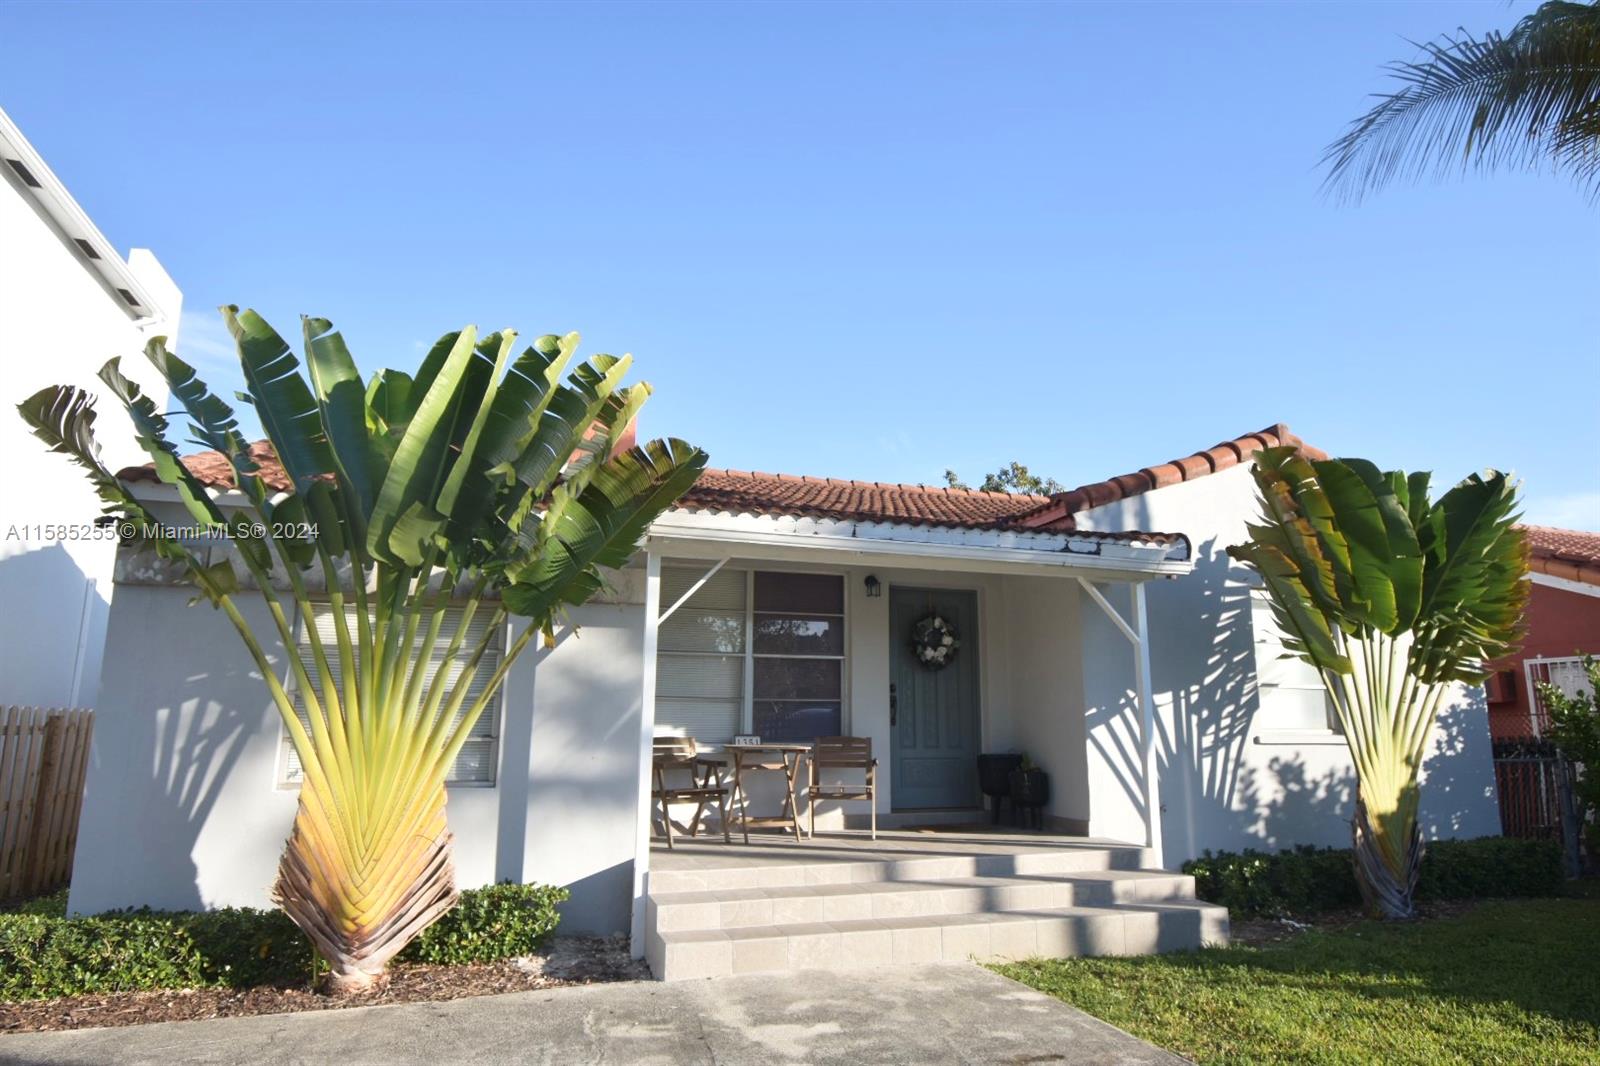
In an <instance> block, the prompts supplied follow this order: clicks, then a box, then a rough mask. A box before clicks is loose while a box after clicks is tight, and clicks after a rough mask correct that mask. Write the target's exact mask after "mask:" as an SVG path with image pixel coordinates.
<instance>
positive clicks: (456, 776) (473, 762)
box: [279, 604, 505, 786]
mask: <svg viewBox="0 0 1600 1066" xmlns="http://www.w3.org/2000/svg"><path fill="white" fill-rule="evenodd" d="M461 610H462V609H461V608H459V607H451V608H449V609H448V611H447V613H446V615H445V621H444V625H443V626H441V627H440V630H439V640H438V642H437V644H436V645H435V647H434V649H433V653H432V655H431V656H430V657H429V661H428V668H427V670H426V672H424V674H423V680H422V684H423V686H424V688H423V691H424V692H426V691H427V689H426V686H427V685H428V684H430V683H432V681H433V678H434V675H435V674H437V673H438V672H439V668H440V667H441V666H443V665H444V663H445V655H444V653H445V649H446V648H447V647H448V645H449V643H450V638H451V636H452V635H453V634H454V633H455V630H456V626H457V625H459V624H460V622H461ZM493 614H494V612H493V611H490V610H485V609H484V608H482V607H480V608H479V609H478V611H477V612H476V613H475V614H474V615H473V618H472V622H471V624H470V625H469V626H468V627H467V635H466V639H465V640H463V641H462V644H461V650H460V651H459V652H458V653H457V654H456V655H455V656H454V657H453V658H452V659H451V660H450V662H451V665H452V667H453V668H454V669H455V670H456V671H457V672H459V670H460V668H461V666H462V664H464V663H465V662H466V660H467V659H468V658H470V657H471V655H472V651H473V649H474V648H476V647H477V646H478V642H479V641H481V640H482V639H483V637H484V634H485V633H487V632H488V631H489V620H490V618H491V617H492V616H493ZM346 615H347V618H348V620H349V626H350V632H351V633H352V634H353V633H355V632H356V613H355V609H354V608H349V609H347V611H346ZM313 621H314V622H315V624H316V627H317V633H318V635H319V636H320V638H321V640H322V646H323V648H324V649H326V650H327V651H328V653H329V657H328V666H329V668H330V669H331V670H332V671H333V678H334V683H335V684H336V685H342V684H343V677H342V676H341V674H340V670H339V662H338V656H337V655H335V654H333V650H334V649H335V648H336V647H337V646H338V638H337V636H336V634H335V631H334V624H333V609H332V607H331V606H330V605H328V604H318V605H317V608H316V611H315V616H314V619H313ZM419 628H426V623H424V625H423V626H422V627H419ZM297 633H298V637H299V650H300V658H301V661H302V662H304V663H305V664H306V669H307V671H308V672H311V675H312V677H313V678H315V677H316V673H315V669H314V667H313V665H312V657H311V637H310V634H309V632H308V630H307V628H306V621H305V619H303V618H302V620H301V623H300V625H299V627H298V629H297ZM422 636H423V634H421V633H419V634H418V636H417V647H418V648H419V649H420V647H421V645H422ZM504 652H505V626H504V624H502V625H501V626H500V627H499V629H498V631H497V632H495V633H494V635H493V636H492V637H491V639H490V642H489V646H488V650H487V651H485V652H484V655H483V658H482V659H481V660H480V661H479V664H478V669H477V671H476V673H475V675H474V676H473V678H472V683H471V685H470V687H469V688H468V689H467V697H466V699H464V700H463V701H462V703H461V706H462V709H463V710H464V709H465V708H467V707H469V706H471V705H472V703H473V701H474V700H476V699H477V697H478V696H480V695H481V694H482V693H483V690H484V688H485V687H486V686H487V685H488V682H489V678H490V677H491V676H492V675H493V674H494V670H495V667H496V666H497V665H499V662H500V656H501V655H502V654H504ZM452 676H453V675H452ZM286 687H287V688H288V690H289V695H290V696H291V697H292V698H293V699H294V705H295V710H296V711H297V712H299V715H300V722H301V724H303V725H304V726H305V727H306V729H307V730H308V731H309V730H310V728H311V719H310V715H309V714H308V713H307V712H306V708H305V703H304V701H303V699H302V693H301V691H300V686H299V685H298V684H296V682H295V678H294V674H293V672H292V671H291V672H290V676H289V681H288V684H287V686H286ZM339 691H341V692H342V691H343V689H342V688H341V689H340V690H339ZM449 696H450V694H449V693H446V694H445V699H446V701H448V699H449ZM504 697H505V688H504V687H502V688H501V689H500V691H499V692H498V693H496V694H495V697H494V699H493V700H491V701H490V703H489V705H488V706H487V707H486V708H484V711H483V714H481V715H479V716H478V720H477V721H476V722H474V723H473V726H472V733H471V735H470V737H469V739H468V740H467V742H466V743H465V744H463V745H462V747H461V752H460V754H458V755H457V756H456V761H455V765H454V766H453V767H452V768H451V771H450V773H449V775H448V776H447V777H446V778H445V781H446V783H448V784H452V785H483V786H493V785H494V783H495V767H496V765H497V763H498V761H499V758H498V756H499V750H500V708H501V704H502V702H503V701H504ZM282 728H283V727H282V725H281V724H280V725H279V729H280V730H282ZM282 750H283V758H282V759H281V760H279V764H280V765H281V766H282V768H283V772H282V773H281V774H280V777H279V780H280V783H281V784H284V785H293V784H298V783H299V782H300V757H299V756H298V755H297V754H296V753H295V750H294V745H293V744H292V743H290V741H289V734H288V732H287V731H283V734H282Z"/></svg>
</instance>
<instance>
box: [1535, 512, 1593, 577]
mask: <svg viewBox="0 0 1600 1066" xmlns="http://www.w3.org/2000/svg"><path fill="white" fill-rule="evenodd" d="M1518 528H1520V529H1521V530H1522V532H1523V533H1524V534H1525V535H1526V536H1527V538H1528V569H1530V570H1532V571H1533V572H1534V573H1537V574H1547V575H1549V576H1550V577H1560V578H1566V579H1567V580H1568V581H1579V582H1582V583H1583V584H1585V585H1600V533H1589V532H1586V531H1584V530H1581V529H1555V528H1553V527H1551V526H1520V527H1518Z"/></svg>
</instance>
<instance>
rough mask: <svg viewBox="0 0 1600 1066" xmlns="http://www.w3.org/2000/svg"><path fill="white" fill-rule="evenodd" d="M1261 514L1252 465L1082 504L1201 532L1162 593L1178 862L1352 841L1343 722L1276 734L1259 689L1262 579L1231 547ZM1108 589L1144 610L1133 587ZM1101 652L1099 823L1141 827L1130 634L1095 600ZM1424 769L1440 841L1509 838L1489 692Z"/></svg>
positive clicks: (1429, 828)
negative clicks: (1258, 590) (1256, 593)
mask: <svg viewBox="0 0 1600 1066" xmlns="http://www.w3.org/2000/svg"><path fill="white" fill-rule="evenodd" d="M1255 513H1256V502H1255V487H1254V481H1253V480H1252V478H1251V476H1250V471H1249V468H1248V466H1247V465H1241V466H1237V467H1233V468H1230V469H1228V470H1225V471H1222V472H1219V473H1216V474H1212V475H1209V476H1207V477H1202V478H1199V479H1197V480H1195V481H1187V482H1181V483H1179V484H1176V485H1172V486H1168V487H1166V488H1162V489H1157V490H1155V491H1154V492H1148V493H1144V494H1142V495H1139V496H1135V497H1132V498H1131V499H1127V500H1121V501H1118V502H1116V503H1113V504H1108V505H1106V506H1103V507H1099V508H1095V509H1093V510H1091V511H1087V512H1084V513H1083V514H1081V515H1080V516H1079V519H1078V525H1079V528H1081V529H1087V530H1110V529H1146V530H1148V529H1158V530H1163V531H1168V532H1181V533H1185V534H1187V535H1188V537H1189V539H1190V541H1191V544H1192V548H1193V552H1194V560H1195V570H1194V573H1193V574H1192V575H1190V576H1188V577H1186V578H1180V579H1177V580H1170V581H1167V580H1158V581H1153V582H1151V583H1150V584H1148V585H1147V586H1146V588H1147V590H1148V593H1149V619H1150V641H1151V665H1152V669H1153V673H1154V681H1155V695H1156V714H1157V725H1158V730H1157V731H1158V738H1157V740H1158V744H1157V748H1158V752H1159V763H1160V767H1161V771H1160V778H1161V784H1160V790H1161V803H1162V808H1163V812H1164V813H1163V822H1162V828H1163V833H1162V837H1163V845H1164V848H1165V861H1166V863H1167V864H1168V865H1169V866H1176V865H1177V864H1179V863H1181V862H1183V861H1184V860H1186V859H1188V858H1192V857H1194V856H1196V855H1198V854H1199V853H1200V852H1201V851H1203V850H1205V849H1207V848H1211V849H1222V848H1225V849H1239V848H1243V847H1257V848H1265V849H1275V848H1283V847H1288V846H1290V845H1293V844H1327V845H1347V844H1348V843H1349V837H1350V827H1349V819H1350V818H1351V817H1352V815H1353V813H1354V806H1355V799H1354V784H1355V777H1354V770H1353V768H1352V766H1351V763H1350V757H1349V753H1348V751H1347V750H1346V748H1345V745H1344V741H1343V739H1342V738H1340V737H1339V736H1337V735H1336V734H1333V733H1326V734H1322V735H1318V734H1316V733H1312V732H1306V731H1296V732H1285V731H1281V730H1276V729H1274V728H1273V727H1272V723H1271V722H1270V721H1264V720H1262V717H1261V715H1260V714H1259V709H1260V708H1259V701H1258V698H1257V693H1256V676H1255V663H1254V658H1255V652H1254V648H1253V647H1252V636H1251V628H1250V626H1251V620H1250V608H1249V599H1248V596H1249V593H1248V590H1249V588H1250V587H1251V585H1252V583H1253V581H1252V575H1251V572H1250V570H1249V569H1248V568H1247V567H1244V566H1242V565H1240V564H1236V563H1233V562H1232V560H1230V559H1229V558H1228V557H1227V555H1226V552H1225V550H1224V549H1226V547H1227V546H1228V545H1230V544H1237V543H1240V542H1241V541H1243V540H1244V538H1245V535H1246V534H1245V523H1246V521H1248V520H1249V519H1250V518H1251V517H1252V516H1253V515H1254V514H1255ZM1107 598H1108V599H1110V600H1111V602H1112V604H1113V605H1114V606H1116V607H1117V608H1118V609H1119V610H1123V611H1126V610H1128V607H1129V596H1128V594H1127V591H1126V589H1123V588H1117V587H1113V588H1111V589H1108V590H1107ZM1080 617H1081V619H1082V621H1083V625H1082V634H1083V650H1082V654H1083V660H1084V662H1085V664H1087V675H1086V677H1085V682H1084V684H1085V700H1086V705H1087V726H1088V736H1089V745H1088V752H1087V754H1088V760H1089V783H1090V789H1091V796H1092V800H1091V806H1092V809H1093V812H1094V815H1093V820H1092V823H1091V831H1092V832H1095V833H1097V834H1098V833H1104V834H1105V835H1109V836H1120V837H1124V838H1127V839H1138V837H1137V836H1135V835H1133V834H1134V833H1135V831H1137V832H1141V833H1142V831H1143V830H1142V827H1143V819H1142V810H1141V808H1140V806H1139V803H1138V799H1137V796H1138V793H1137V792H1136V791H1132V790H1130V789H1129V788H1127V787H1125V785H1126V783H1127V782H1134V781H1137V766H1138V763H1137V737H1138V729H1137V722H1138V719H1137V715H1136V710H1135V707H1134V699H1133V685H1132V673H1131V668H1130V667H1128V666H1127V665H1126V664H1127V663H1128V662H1129V659H1130V652H1129V650H1128V644H1127V641H1126V640H1124V639H1123V637H1122V636H1121V634H1120V633H1118V632H1117V631H1116V630H1115V629H1113V628H1112V625H1111V623H1110V622H1109V620H1106V619H1105V618H1103V617H1101V616H1100V612H1099V611H1098V610H1096V609H1094V606H1093V605H1092V604H1089V605H1087V606H1086V607H1085V608H1084V609H1083V610H1082V612H1081V615H1080ZM1432 751H1433V754H1432V755H1430V756H1429V757H1428V759H1427V761H1426V762H1425V764H1424V767H1423V786H1422V823H1423V828H1424V832H1425V833H1426V834H1427V835H1428V836H1429V837H1435V838H1436V837H1453V836H1460V837H1475V836H1486V835H1492V834H1498V833H1499V832H1500V816H1499V809H1498V806H1497V803H1496V798H1495V792H1494V768H1493V765H1492V762H1491V749H1490V738H1489V723H1488V716H1487V714H1486V711H1485V707H1484V702H1483V695H1482V691H1481V690H1479V689H1468V688H1465V687H1463V688H1462V690H1461V692H1460V694H1459V696H1458V697H1457V698H1456V699H1455V700H1453V701H1452V703H1451V705H1450V706H1449V708H1448V709H1446V710H1445V711H1443V712H1442V713H1441V716H1440V724H1439V728H1438V729H1437V730H1436V731H1435V736H1434V743H1433V749H1432Z"/></svg>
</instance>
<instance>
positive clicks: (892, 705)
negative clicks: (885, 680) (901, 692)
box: [889, 681, 900, 725]
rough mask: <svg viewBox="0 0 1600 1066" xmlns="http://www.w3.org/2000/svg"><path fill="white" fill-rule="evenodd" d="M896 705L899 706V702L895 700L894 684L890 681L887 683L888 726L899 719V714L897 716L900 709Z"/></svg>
mask: <svg viewBox="0 0 1600 1066" xmlns="http://www.w3.org/2000/svg"><path fill="white" fill-rule="evenodd" d="M898 704H899V701H898V700H897V699H896V698H895V694H894V682H893V681H891V682H889V724H890V725H894V724H895V721H896V719H898V718H899V717H900V714H899V711H900V708H899V705H898Z"/></svg>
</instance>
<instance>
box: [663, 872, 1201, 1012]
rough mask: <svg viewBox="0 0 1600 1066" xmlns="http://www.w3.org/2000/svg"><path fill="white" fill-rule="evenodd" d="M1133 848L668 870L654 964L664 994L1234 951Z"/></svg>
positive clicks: (1181, 884) (1182, 886) (1194, 903)
mask: <svg viewBox="0 0 1600 1066" xmlns="http://www.w3.org/2000/svg"><path fill="white" fill-rule="evenodd" d="M1140 856H1141V851H1140V849H1138V848H1133V847H1116V846H1108V847H1103V848H1098V847H1097V848H1073V849H1066V850H1060V851H1047V852H1025V853H1020V854H1005V855H997V854H984V855H962V856H928V857H914V858H912V857H908V858H904V859H869V860H866V861H845V862H840V861H833V862H825V863H817V864H807V863H800V862H790V863H785V864H775V865H745V866H734V867H729V868H725V869H713V870H708V869H696V870H663V871H652V872H651V874H650V894H649V900H648V906H647V912H646V926H645V928H646V939H645V955H646V958H647V959H648V960H649V963H650V968H651V970H652V971H653V972H654V973H655V975H656V977H657V978H659V979H661V980H664V981H676V980H684V979H689V978H696V977H719V976H724V975H728V974H742V973H767V972H775V971H784V970H799V969H829V970H846V969H862V968H870V967H874V966H886V965H894V964H907V963H931V962H958V961H965V960H968V959H976V960H979V961H998V960H1004V959H1022V958H1028V957H1030V956H1035V955H1038V956H1044V957H1049V958H1062V957H1069V956H1077V955H1143V954H1151V953H1155V952H1164V951H1178V950H1183V949H1188V948H1196V947H1200V946H1201V945H1203V944H1217V943H1226V942H1227V939H1228V913H1227V911H1226V910H1225V909H1224V908H1222V907H1217V906H1213V905H1211V904H1208V903H1202V902H1200V901H1198V900H1196V899H1195V898H1194V878H1192V877H1190V876H1188V875H1187V874H1177V873H1171V872H1169V871H1165V870H1145V869H1139V868H1138V865H1139V860H1140Z"/></svg>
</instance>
